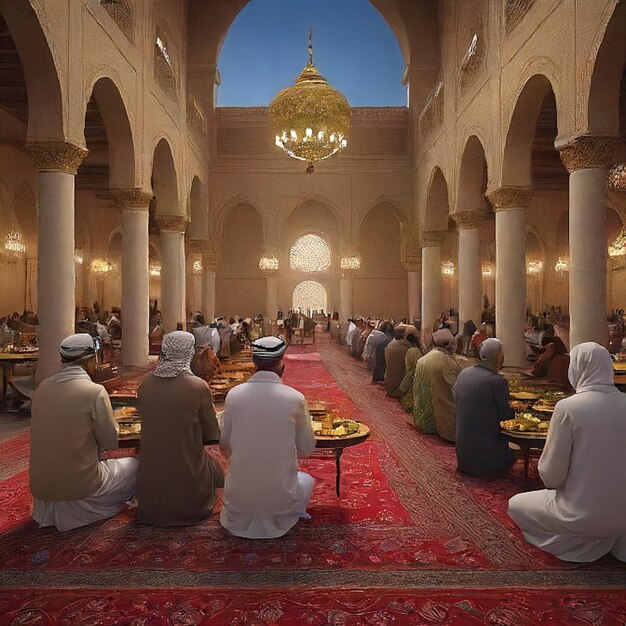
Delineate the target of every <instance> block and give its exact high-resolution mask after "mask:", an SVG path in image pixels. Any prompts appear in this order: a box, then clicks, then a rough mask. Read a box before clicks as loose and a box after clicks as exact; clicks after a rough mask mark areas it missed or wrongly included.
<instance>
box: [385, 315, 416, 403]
mask: <svg viewBox="0 0 626 626" xmlns="http://www.w3.org/2000/svg"><path fill="white" fill-rule="evenodd" d="M406 329H407V326H406V324H398V325H397V326H396V327H395V329H394V339H393V341H392V342H391V343H389V345H388V346H387V347H386V348H385V362H386V364H387V369H386V371H385V389H386V391H387V395H388V396H391V395H392V394H393V393H394V391H395V390H396V389H397V388H398V387H399V386H400V383H401V382H402V380H403V379H404V375H405V374H406V366H405V364H404V357H405V356H406V353H407V352H408V350H409V348H411V343H410V342H409V341H408V340H407V339H406V337H405V336H404V335H405V331H406Z"/></svg>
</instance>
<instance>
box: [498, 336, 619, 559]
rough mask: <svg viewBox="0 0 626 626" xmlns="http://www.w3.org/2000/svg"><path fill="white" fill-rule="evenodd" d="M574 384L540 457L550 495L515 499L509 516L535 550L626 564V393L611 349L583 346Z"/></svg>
mask: <svg viewBox="0 0 626 626" xmlns="http://www.w3.org/2000/svg"><path fill="white" fill-rule="evenodd" d="M569 380H570V383H571V385H572V387H573V388H574V389H575V390H576V393H575V395H573V396H571V397H570V398H566V399H565V400H561V401H560V402H559V403H558V404H557V405H556V408H555V410H554V414H553V416H552V419H551V420H550V429H549V430H548V439H547V441H546V446H545V448H544V451H543V453H542V455H541V458H540V459H539V474H540V476H541V479H542V480H543V482H544V484H545V486H546V489H544V490H542V491H531V492H528V493H520V494H518V495H516V496H513V497H512V498H511V499H510V500H509V516H510V517H511V519H513V521H514V522H515V523H516V524H517V525H518V526H519V527H520V528H521V530H522V532H523V533H524V537H525V538H526V540H527V541H529V542H530V543H532V544H533V545H535V546H537V547H538V548H541V549H542V550H545V551H546V552H550V553H551V554H554V555H555V556H556V557H558V558H559V559H562V560H564V561H573V562H576V563H588V562H590V561H595V560H596V559H598V558H600V557H602V556H604V555H605V554H607V553H608V552H611V554H613V555H614V556H615V557H616V558H618V559H619V560H620V561H626V489H625V488H624V485H626V455H625V454H624V442H625V441H626V394H623V393H621V392H620V391H618V389H617V388H616V387H615V385H614V384H613V367H612V362H611V357H610V355H609V353H608V351H607V350H606V349H605V348H603V347H602V346H600V345H598V344H597V343H593V342H587V343H581V344H579V345H577V346H575V347H574V348H573V349H572V351H571V354H570V366H569Z"/></svg>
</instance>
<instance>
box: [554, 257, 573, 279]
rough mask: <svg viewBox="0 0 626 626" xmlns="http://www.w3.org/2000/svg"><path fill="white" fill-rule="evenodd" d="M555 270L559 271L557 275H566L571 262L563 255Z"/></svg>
mask: <svg viewBox="0 0 626 626" xmlns="http://www.w3.org/2000/svg"><path fill="white" fill-rule="evenodd" d="M554 271H555V272H556V273H557V276H561V277H562V276H565V274H567V272H569V263H568V262H567V261H566V260H565V259H564V258H563V257H559V260H558V261H557V262H556V265H555V266H554Z"/></svg>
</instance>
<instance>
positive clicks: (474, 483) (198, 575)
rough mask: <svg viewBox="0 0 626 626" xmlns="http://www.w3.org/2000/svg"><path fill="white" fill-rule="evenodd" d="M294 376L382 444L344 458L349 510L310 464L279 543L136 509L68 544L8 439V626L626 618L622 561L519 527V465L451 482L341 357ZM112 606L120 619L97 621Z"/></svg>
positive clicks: (306, 357) (4, 466)
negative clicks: (531, 536)
mask: <svg viewBox="0 0 626 626" xmlns="http://www.w3.org/2000/svg"><path fill="white" fill-rule="evenodd" d="M315 350H317V351H315ZM285 381H286V382H287V383H288V384H291V385H293V386H295V387H296V388H298V389H300V390H301V391H302V392H303V393H305V395H306V396H307V397H308V398H309V399H312V400H313V399H320V400H324V401H326V402H327V403H329V404H331V405H332V406H334V407H336V408H337V409H338V410H340V411H341V412H342V414H345V415H347V416H350V417H355V418H357V419H359V420H361V421H363V422H364V423H366V424H367V425H369V426H370V428H371V429H372V437H371V438H370V439H369V440H368V442H366V443H364V444H362V445H360V446H357V447H354V448H351V449H349V450H347V451H346V452H345V453H344V455H343V457H342V470H343V471H342V480H341V488H342V495H341V498H340V499H338V498H337V497H336V495H335V493H334V481H335V473H334V472H335V465H334V460H333V459H328V458H313V459H309V460H306V461H304V462H303V463H302V467H303V468H304V469H306V471H309V472H310V473H311V474H313V476H315V478H316V480H317V485H316V488H315V492H314V497H313V500H312V503H311V506H310V508H309V512H310V513H311V515H312V519H311V520H310V521H308V522H301V523H299V524H298V526H297V527H296V528H294V529H293V530H292V531H291V532H290V533H288V534H287V535H286V536H285V537H283V538H281V539H278V540H272V541H259V542H253V541H247V540H242V539H236V538H233V537H230V536H228V535H227V534H226V533H225V532H224V531H223V529H222V528H221V527H220V526H219V523H218V522H217V519H216V515H215V516H213V518H212V519H211V520H209V521H207V522H206V523H204V524H201V525H199V526H195V527H192V528H186V529H167V530H162V529H150V528H147V527H143V526H139V525H137V524H135V523H134V513H133V512H132V511H128V512H125V513H123V514H121V515H119V516H118V517H116V518H114V519H112V520H108V521H106V522H102V523H100V524H96V525H93V526H91V527H87V528H84V529H80V530H77V531H73V532H70V533H65V534H63V535H61V534H58V533H56V532H54V531H51V530H46V529H39V528H37V527H36V525H35V524H34V523H32V522H30V521H29V513H30V497H29V492H28V486H27V473H26V471H25V468H26V457H27V450H28V437H27V434H22V435H18V436H16V437H14V438H12V439H10V440H8V441H6V442H3V443H1V444H0V533H1V534H0V587H2V586H4V590H3V591H0V616H2V615H3V613H4V614H5V615H6V617H5V618H4V619H5V623H8V624H11V623H15V624H27V623H28V624H31V623H32V624H48V623H50V624H52V623H54V624H56V623H59V624H66V623H67V624H93V623H107V624H170V623H172V624H179V623H180V624H267V623H280V624H292V623H293V624H318V623H319V624H361V623H363V624H431V623H437V624H448V623H450V624H474V623H476V624H477V623H488V624H525V623H538V622H537V621H535V620H536V619H537V620H539V619H541V621H546V619H547V618H549V619H548V620H547V621H548V622H549V623H550V624H561V623H562V624H578V623H581V624H584V623H589V624H613V623H616V624H617V623H620V624H623V623H626V608H625V605H626V593H625V592H624V591H623V589H624V588H626V569H625V568H624V566H623V565H622V564H620V563H619V562H617V561H616V560H614V559H613V558H612V557H607V558H606V559H603V560H602V561H600V562H598V563H595V564H593V565H592V566H585V567H582V566H575V565H571V564H567V563H563V562H560V561H558V560H557V559H554V558H552V557H550V556H549V555H547V554H545V553H543V552H541V551H539V550H537V549H535V548H533V547H532V546H529V545H528V544H527V543H526V542H525V541H524V540H523V538H522V537H521V535H520V533H519V532H518V530H517V529H516V528H515V526H514V525H513V524H512V522H511V521H510V520H509V518H508V516H507V515H506V504H507V500H508V498H509V497H510V496H511V495H513V494H514V493H518V492H519V491H522V490H524V488H525V485H524V481H523V477H522V473H521V467H518V466H516V467H515V468H514V471H513V472H512V474H511V476H509V477H507V478H506V479H500V480H498V481H484V480H478V479H472V478H468V477H464V476H461V475H459V474H457V473H456V462H455V457H454V448H453V447H452V446H450V445H448V444H446V443H444V442H442V441H440V440H438V439H437V438H433V437H425V436H422V435H421V434H419V433H418V432H417V431H416V430H415V429H414V428H413V426H412V424H410V423H409V422H410V421H409V416H408V415H407V414H406V413H404V412H403V410H402V409H401V407H400V406H399V404H398V403H397V402H395V401H391V400H389V399H388V398H386V397H385V395H384V392H383V390H382V389H381V388H380V387H378V386H375V385H372V384H371V383H370V376H369V374H368V373H367V372H366V371H365V369H364V368H363V367H362V365H361V364H359V363H356V362H355V361H353V360H352V359H351V358H350V357H349V356H348V355H347V354H346V352H345V351H344V350H343V349H341V348H339V347H338V346H333V345H328V344H319V345H318V346H316V347H315V348H311V347H307V348H291V349H290V351H289V353H288V355H287V359H286V370H285ZM212 453H213V454H216V452H215V451H212ZM520 465H521V464H520ZM74 587H79V588H81V591H80V592H79V591H76V590H72V591H69V590H68V588H74ZM32 588H35V589H36V591H35V592H33V590H32ZM44 588H52V589H53V590H54V591H48V590H46V589H44ZM242 588H245V589H246V591H245V593H242V592H241V589H242ZM312 588H324V589H331V590H332V591H331V592H330V593H326V591H325V592H324V593H323V594H320V593H319V592H314V591H311V589H312ZM63 589H65V591H60V590H63ZM120 589H121V590H120ZM129 589H132V591H129ZM234 589H239V591H238V592H237V591H234ZM347 589H349V591H347ZM359 590H360V591H359ZM375 590H376V591H375ZM392 590H396V591H397V593H396V591H394V592H393V593H392ZM400 590H401V592H400ZM461 590H462V591H461ZM394 594H395V595H394ZM168 598H170V599H169V600H168ZM551 603H552V604H551ZM68 607H73V608H68ZM268 607H269V608H268ZM551 607H552V608H551ZM68 610H71V611H74V613H73V614H72V615H74V616H75V617H71V616H70V617H68V615H70V614H69V613H67V611H68ZM507 610H508V611H510V613H507ZM36 611H43V612H40V613H37V612H36ZM102 611H105V612H110V613H111V615H115V616H117V617H115V618H114V619H113V618H111V619H108V621H97V620H96V617H94V616H97V615H99V614H102ZM98 612H100V613H98ZM190 612H191V613H190ZM279 614H280V615H279ZM173 615H174V616H175V617H172V616H173ZM179 615H180V616H182V617H179ZM276 615H279V618H278V619H270V620H269V621H268V619H267V618H268V617H273V616H276ZM79 616H80V618H79ZM190 616H192V617H190ZM193 616H196V617H193ZM199 616H201V619H200V617H199ZM320 616H322V617H320ZM520 616H521V617H520ZM539 616H541V617H539ZM546 616H547V617H546ZM585 616H586V617H585ZM196 618H198V619H196ZM135 619H136V620H137V621H133V620H135ZM528 619H531V621H528ZM7 620H8V621H7ZM28 620H31V621H28ZM46 620H48V621H46ZM116 620H117V621H116ZM146 620H147V621H146ZM324 620H326V621H324ZM354 620H356V621H354ZM463 620H465V621H463ZM523 620H526V621H523ZM568 620H569V621H568ZM611 620H613V621H611ZM616 620H617V621H616ZM620 620H621V621H620ZM0 623H2V622H0Z"/></svg>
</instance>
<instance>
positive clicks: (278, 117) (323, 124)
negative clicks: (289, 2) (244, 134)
mask: <svg viewBox="0 0 626 626" xmlns="http://www.w3.org/2000/svg"><path fill="white" fill-rule="evenodd" d="M312 37H313V33H312V31H311V30H310V29H309V62H308V63H307V65H306V67H305V68H304V69H303V70H302V73H301V74H300V76H298V78H297V79H296V83H295V85H292V86H291V87H287V89H283V90H282V91H281V92H280V93H279V94H278V95H277V96H276V97H275V98H274V100H273V102H272V103H271V104H270V115H271V117H272V127H273V130H274V133H275V135H276V145H277V146H278V147H279V148H282V149H283V150H284V151H285V152H286V153H287V154H288V155H289V156H290V157H293V158H294V159H299V160H300V161H306V162H307V163H308V167H307V170H306V171H307V172H308V173H312V172H313V171H314V170H315V168H314V166H313V163H314V162H315V161H321V160H323V159H327V158H329V157H331V156H332V155H333V154H336V153H337V152H339V151H340V150H343V149H344V148H346V147H347V145H348V141H347V139H346V137H347V135H348V129H349V127H350V105H349V104H348V101H347V100H346V98H345V96H344V95H343V94H342V93H340V92H339V91H337V90H336V89H333V88H332V87H331V86H330V85H329V84H328V82H327V81H326V79H325V78H324V77H323V76H322V75H321V74H320V73H319V70H318V69H317V68H316V67H315V65H313V43H312Z"/></svg>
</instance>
